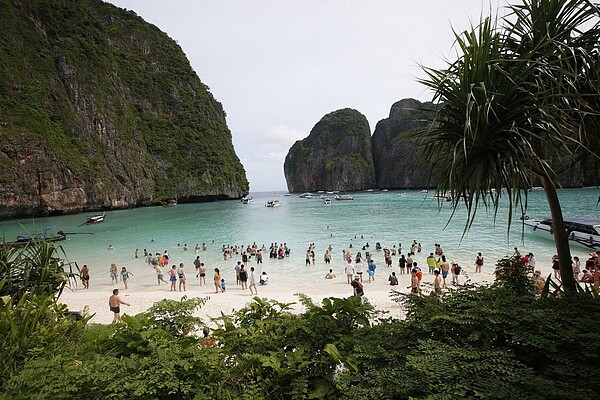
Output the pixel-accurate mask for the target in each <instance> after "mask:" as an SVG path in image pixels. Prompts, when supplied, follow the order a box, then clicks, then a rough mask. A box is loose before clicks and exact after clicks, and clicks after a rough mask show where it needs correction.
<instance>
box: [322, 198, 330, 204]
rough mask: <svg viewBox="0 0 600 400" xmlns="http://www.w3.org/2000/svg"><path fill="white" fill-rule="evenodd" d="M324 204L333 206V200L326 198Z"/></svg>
mask: <svg viewBox="0 0 600 400" xmlns="http://www.w3.org/2000/svg"><path fill="white" fill-rule="evenodd" d="M323 204H331V199H330V198H329V197H325V198H324V199H323Z"/></svg>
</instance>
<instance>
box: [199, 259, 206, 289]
mask: <svg viewBox="0 0 600 400" xmlns="http://www.w3.org/2000/svg"><path fill="white" fill-rule="evenodd" d="M198 274H199V275H200V276H199V277H198V281H199V282H200V286H205V285H206V266H205V265H204V263H200V268H199V269H198Z"/></svg>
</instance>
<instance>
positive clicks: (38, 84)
mask: <svg viewBox="0 0 600 400" xmlns="http://www.w3.org/2000/svg"><path fill="white" fill-rule="evenodd" d="M0 15H1V16H2V18H1V19H0V165H1V166H2V168H1V170H0V171H1V172H0V218H10V217H16V216H28V215H52V214H63V213H72V212H78V211H83V210H95V209H112V208H126V207H135V206H141V205H151V204H158V203H160V202H161V201H163V200H165V199H169V198H177V199H178V200H179V202H192V201H203V200H213V199H230V198H240V197H242V196H243V195H245V194H246V193H247V192H248V181H247V179H246V175H245V171H244V168H243V166H242V164H241V163H240V161H239V158H238V157H237V155H236V153H235V151H234V148H233V144H232V139H231V132H230V131H229V129H228V127H227V124H226V121H225V112H224V111H223V108H222V106H221V104H220V103H219V102H218V101H216V100H215V99H214V98H213V96H212V94H211V93H210V91H209V90H208V87H207V86H206V85H204V84H203V83H202V82H201V81H200V79H199V78H198V76H197V75H196V73H195V72H194V71H193V69H192V68H191V66H190V64H189V61H188V60H187V59H186V57H185V54H184V53H183V51H182V50H181V48H180V47H179V46H178V45H177V44H176V43H175V42H174V41H173V40H172V39H170V38H169V37H168V36H167V35H166V34H165V33H163V32H161V31H160V30H159V29H158V28H156V27H155V26H153V25H151V24H148V23H146V22H145V21H143V20H142V19H141V18H139V17H138V16H137V15H135V13H133V12H131V11H126V10H122V9H119V8H117V7H115V6H113V5H110V4H107V3H103V2H101V1H99V0H83V1H78V0H77V1H76V0H60V1H58V0H12V1H10V2H9V1H3V2H0Z"/></svg>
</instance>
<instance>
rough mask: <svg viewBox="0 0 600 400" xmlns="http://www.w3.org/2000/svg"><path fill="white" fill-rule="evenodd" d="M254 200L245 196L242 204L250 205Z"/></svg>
mask: <svg viewBox="0 0 600 400" xmlns="http://www.w3.org/2000/svg"><path fill="white" fill-rule="evenodd" d="M252 199H253V198H252V197H250V196H244V197H242V198H241V202H242V204H250V203H252Z"/></svg>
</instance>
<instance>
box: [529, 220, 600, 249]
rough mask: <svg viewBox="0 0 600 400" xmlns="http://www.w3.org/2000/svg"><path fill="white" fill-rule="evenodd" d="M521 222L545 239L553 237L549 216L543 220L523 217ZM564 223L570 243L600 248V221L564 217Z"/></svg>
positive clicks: (588, 247)
mask: <svg viewBox="0 0 600 400" xmlns="http://www.w3.org/2000/svg"><path fill="white" fill-rule="evenodd" d="M523 223H524V224H525V225H527V226H529V227H530V228H532V230H533V232H534V233H535V234H536V235H538V236H540V237H544V238H546V239H554V227H553V225H552V219H551V218H547V219H544V220H539V219H526V218H523ZM564 223H565V229H566V230H567V236H568V238H569V243H570V244H573V245H578V246H581V247H585V248H586V249H592V250H600V221H596V220H588V219H578V218H565V219H564Z"/></svg>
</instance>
